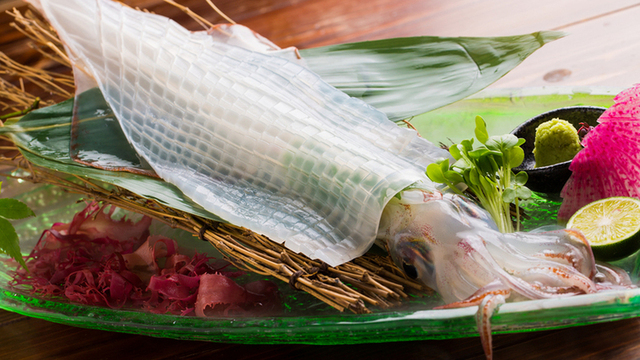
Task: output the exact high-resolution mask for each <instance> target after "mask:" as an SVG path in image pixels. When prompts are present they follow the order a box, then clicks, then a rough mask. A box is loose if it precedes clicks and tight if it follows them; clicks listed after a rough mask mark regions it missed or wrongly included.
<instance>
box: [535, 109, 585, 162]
mask: <svg viewBox="0 0 640 360" xmlns="http://www.w3.org/2000/svg"><path fill="white" fill-rule="evenodd" d="M581 149H582V146H581V145H580V138H579V137H578V130H576V128H575V127H574V126H573V125H571V123H570V122H568V121H566V120H561V119H557V118H556V119H552V120H549V121H547V122H544V123H542V124H540V125H539V126H538V127H537V128H536V138H535V143H534V149H533V155H534V156H535V159H536V167H542V166H548V165H553V164H557V163H561V162H564V161H568V160H571V159H573V157H574V156H576V154H577V153H578V151H580V150H581Z"/></svg>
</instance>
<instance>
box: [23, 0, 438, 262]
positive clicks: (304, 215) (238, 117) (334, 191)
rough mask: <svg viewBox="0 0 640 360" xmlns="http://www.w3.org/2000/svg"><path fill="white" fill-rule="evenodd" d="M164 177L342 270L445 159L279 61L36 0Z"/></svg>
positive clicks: (150, 24) (117, 13)
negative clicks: (384, 216) (394, 200)
mask: <svg viewBox="0 0 640 360" xmlns="http://www.w3.org/2000/svg"><path fill="white" fill-rule="evenodd" d="M29 2H30V3H32V4H33V5H35V6H36V7H37V8H38V9H40V10H41V12H42V13H43V14H44V15H45V16H46V18H47V19H48V20H49V22H50V23H51V24H52V25H53V27H54V28H55V29H56V30H57V31H58V35H59V36H60V38H61V39H62V41H63V43H64V44H65V46H66V50H67V53H68V54H69V56H70V58H71V60H72V63H73V65H74V75H75V78H76V84H77V91H78V92H80V91H83V90H86V89H88V88H90V87H93V86H94V84H96V83H97V85H98V86H99V87H100V89H101V91H102V93H103V94H104V96H105V99H106V100H107V102H108V103H109V104H110V106H111V107H112V109H113V110H114V113H115V114H116V117H117V118H118V121H119V122H120V125H121V127H122V129H123V131H124V133H125V135H126V136H127V139H128V140H129V142H130V143H131V144H132V145H133V147H134V148H135V150H136V151H137V152H138V154H139V155H140V156H142V157H143V158H144V159H145V160H146V161H147V162H148V163H149V164H150V165H151V166H152V168H153V169H154V170H155V172H156V173H157V174H158V175H159V176H160V177H161V178H163V179H164V180H165V181H168V182H170V183H173V184H175V185H176V186H177V187H178V188H180V190H181V191H183V192H184V193H185V194H186V195H187V196H189V197H191V198H192V199H193V200H194V201H196V202H197V203H199V204H200V205H202V206H203V207H204V208H206V209H207V210H209V211H211V212H213V213H215V214H216V215H218V216H220V217H222V218H224V219H225V220H227V221H229V222H231V223H234V224H236V225H240V226H244V227H247V228H249V229H251V230H253V231H255V232H258V233H262V234H265V235H267V236H269V238H271V239H272V240H274V241H277V242H285V245H286V246H287V247H288V248H290V249H291V250H293V251H297V252H302V253H304V254H306V255H307V256H309V257H311V258H318V259H321V260H323V261H325V262H327V263H328V264H330V265H338V264H341V263H344V262H346V261H349V260H351V259H353V258H355V257H357V256H360V255H362V254H363V253H364V252H366V251H367V250H368V249H369V248H370V247H371V245H372V244H373V242H374V241H375V236H376V232H377V228H378V222H379V220H380V215H381V213H382V210H383V208H384V205H385V204H386V203H387V201H388V200H389V199H391V197H393V196H394V195H395V194H396V193H398V192H400V191H402V190H403V189H404V188H406V187H407V186H409V185H412V184H414V183H424V186H425V187H427V188H429V187H430V186H432V185H431V183H430V181H429V180H428V179H427V178H426V176H425V174H424V169H425V168H426V165H428V164H429V163H431V162H433V161H434V160H435V159H437V158H440V157H444V156H447V155H446V153H445V152H444V151H442V150H440V149H439V148H438V147H436V146H434V145H433V144H431V143H429V142H428V141H426V140H424V139H422V138H420V137H418V136H417V135H416V133H415V132H413V131H411V130H408V129H403V128H400V127H398V126H396V125H395V124H394V123H393V122H391V121H389V120H388V119H387V118H386V116H385V115H384V114H383V113H382V112H380V111H378V110H376V109H374V108H372V107H371V106H369V105H367V104H365V103H364V102H362V101H360V100H358V99H354V98H350V97H348V96H347V95H345V94H344V93H342V92H340V91H338V90H336V89H335V88H333V87H331V86H330V85H328V84H327V83H325V82H324V81H323V80H322V79H320V78H319V77H318V76H317V75H316V74H314V73H312V72H311V71H309V70H308V69H306V68H304V67H302V66H300V65H298V64H295V63H293V62H290V61H288V60H286V59H283V58H282V57H280V56H271V55H268V54H263V53H258V52H254V51H250V50H247V49H245V48H242V47H238V46H233V45H229V44H225V43H222V42H219V41H216V40H215V38H214V37H212V36H211V35H210V34H208V33H207V32H195V33H193V32H189V31H187V30H185V29H184V28H182V27H181V26H179V25H178V24H176V23H175V22H173V21H171V20H169V19H167V18H165V17H161V16H158V15H154V14H149V13H144V12H140V11H135V10H133V9H130V8H127V7H125V6H123V5H121V4H119V3H115V2H112V1H108V0H93V1H81V0H73V1H69V0H48V1H37V0H30V1H29Z"/></svg>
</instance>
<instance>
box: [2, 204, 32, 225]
mask: <svg viewBox="0 0 640 360" xmlns="http://www.w3.org/2000/svg"><path fill="white" fill-rule="evenodd" d="M29 216H36V214H34V213H33V211H31V209H29V207H28V206H27V205H25V204H24V203H22V202H21V201H18V200H16V199H0V217H3V218H5V219H10V220H18V219H24V218H27V217H29Z"/></svg>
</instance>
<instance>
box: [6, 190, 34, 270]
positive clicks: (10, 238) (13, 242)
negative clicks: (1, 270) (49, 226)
mask: <svg viewBox="0 0 640 360" xmlns="http://www.w3.org/2000/svg"><path fill="white" fill-rule="evenodd" d="M1 185H2V183H1V182H0V186H1ZM29 216H36V214H34V213H33V211H31V209H29V207H28V206H27V205H25V204H24V203H22V202H20V201H18V200H15V199H0V253H2V254H7V255H9V256H10V257H12V258H14V259H15V260H16V261H18V263H20V265H22V267H24V268H25V269H26V267H27V265H26V264H25V262H24V259H23V258H22V253H21V252H20V243H19V241H18V234H17V233H16V230H15V229H14V228H13V225H12V224H11V222H9V220H19V219H24V218H26V217H29Z"/></svg>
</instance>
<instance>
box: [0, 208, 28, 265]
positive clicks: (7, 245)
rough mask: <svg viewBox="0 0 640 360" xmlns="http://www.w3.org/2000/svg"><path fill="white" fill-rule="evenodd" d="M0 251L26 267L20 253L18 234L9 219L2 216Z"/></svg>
mask: <svg viewBox="0 0 640 360" xmlns="http://www.w3.org/2000/svg"><path fill="white" fill-rule="evenodd" d="M0 253H3V254H7V255H9V256H11V257H12V258H14V259H15V260H16V261H18V263H20V265H22V266H23V267H25V268H26V266H27V265H26V264H25V262H24V259H23V258H22V254H21V253H20V244H19V240H18V234H16V230H15V229H14V228H13V225H11V223H10V222H9V220H7V219H4V218H0Z"/></svg>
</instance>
